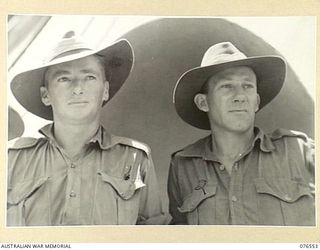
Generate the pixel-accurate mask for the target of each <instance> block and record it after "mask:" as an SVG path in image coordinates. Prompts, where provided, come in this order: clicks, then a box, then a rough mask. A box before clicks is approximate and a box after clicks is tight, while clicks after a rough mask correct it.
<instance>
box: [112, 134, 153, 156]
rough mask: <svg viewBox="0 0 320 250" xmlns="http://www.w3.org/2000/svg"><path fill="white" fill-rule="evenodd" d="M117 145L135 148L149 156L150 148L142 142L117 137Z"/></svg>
mask: <svg viewBox="0 0 320 250" xmlns="http://www.w3.org/2000/svg"><path fill="white" fill-rule="evenodd" d="M118 140H119V143H120V144H124V145H127V146H130V147H133V148H137V149H140V150H142V151H144V152H145V153H146V154H147V155H150V154H151V149H150V147H149V146H148V145H147V144H145V143H142V142H139V141H136V140H133V139H130V138H126V137H118Z"/></svg>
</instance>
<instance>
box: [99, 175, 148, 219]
mask: <svg viewBox="0 0 320 250" xmlns="http://www.w3.org/2000/svg"><path fill="white" fill-rule="evenodd" d="M98 174H99V175H100V176H101V180H102V187H101V189H100V188H99V190H98V193H99V195H98V196H97V197H96V199H99V201H97V202H96V204H97V205H98V204H100V203H101V202H102V203H103V204H100V206H99V205H98V206H97V207H96V209H98V210H101V207H104V208H106V209H104V210H105V211H100V212H99V213H98V214H100V215H102V217H103V218H101V220H102V221H104V220H105V221H111V220H112V221H113V222H112V223H106V224H118V225H119V224H122V225H129V224H136V222H137V218H138V214H139V203H140V189H141V188H142V187H143V186H139V187H137V186H136V185H135V182H134V181H133V180H131V179H129V180H124V179H121V178H118V177H114V176H110V175H108V174H106V173H103V172H99V173H98ZM102 197H103V198H102ZM101 198H102V199H101ZM114 220H115V221H114Z"/></svg>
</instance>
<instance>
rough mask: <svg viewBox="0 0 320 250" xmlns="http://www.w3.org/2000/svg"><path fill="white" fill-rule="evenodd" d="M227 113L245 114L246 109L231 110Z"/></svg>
mask: <svg viewBox="0 0 320 250" xmlns="http://www.w3.org/2000/svg"><path fill="white" fill-rule="evenodd" d="M229 112H231V113H247V112H248V110H247V109H232V110H230V111H229Z"/></svg>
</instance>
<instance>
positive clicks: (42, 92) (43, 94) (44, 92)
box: [40, 86, 51, 106]
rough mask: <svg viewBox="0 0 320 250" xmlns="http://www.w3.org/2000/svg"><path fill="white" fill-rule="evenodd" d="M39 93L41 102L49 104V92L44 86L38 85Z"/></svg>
mask: <svg viewBox="0 0 320 250" xmlns="http://www.w3.org/2000/svg"><path fill="white" fill-rule="evenodd" d="M40 95H41V101H42V103H43V104H44V105H46V106H50V105H51V102H50V97H49V92H48V89H47V88H46V87H44V86H41V87H40Z"/></svg>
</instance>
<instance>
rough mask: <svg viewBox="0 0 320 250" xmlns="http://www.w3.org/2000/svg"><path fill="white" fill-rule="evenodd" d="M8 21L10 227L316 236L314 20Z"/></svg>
mask: <svg viewBox="0 0 320 250" xmlns="http://www.w3.org/2000/svg"><path fill="white" fill-rule="evenodd" d="M6 21H7V38H8V46H7V112H8V120H7V124H8V138H7V152H8V153H7V154H8V155H7V166H6V168H7V170H6V173H7V176H6V178H7V180H3V181H5V182H6V189H7V194H6V203H7V204H6V208H3V209H6V212H5V223H6V227H10V228H11V227H57V226H59V227H66V226H68V227H74V226H77V227H79V226H81V227H89V226H90V227H92V226H100V227H101V226H109V225H131V226H133V225H136V227H143V226H146V225H148V226H150V225H153V226H156V227H163V226H167V227H170V228H171V227H177V225H185V226H189V225H190V226H194V225H210V226H214V227H215V228H219V227H220V226H228V227H230V228H232V227H239V226H245V227H250V228H252V227H257V226H266V227H310V228H314V227H315V226H316V202H315V201H316V200H315V182H316V178H315V151H314V150H315V147H314V139H315V122H314V119H315V118H314V103H315V79H316V32H315V31H316V18H315V17H312V16H287V17H286V16H282V17H279V16H278V17H277V16H273V17H271V16H264V17H262V16H260V17H259V16H255V17H249V16H247V17H235V16H234V17H232V16H226V17H217V16H201V17H200V16H142V15H140V16H138V15H137V16H125V15H61V14H59V15H58V14H52V15H39V14H37V15H36V14H14V13H13V14H10V15H8V16H7V20H6Z"/></svg>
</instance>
